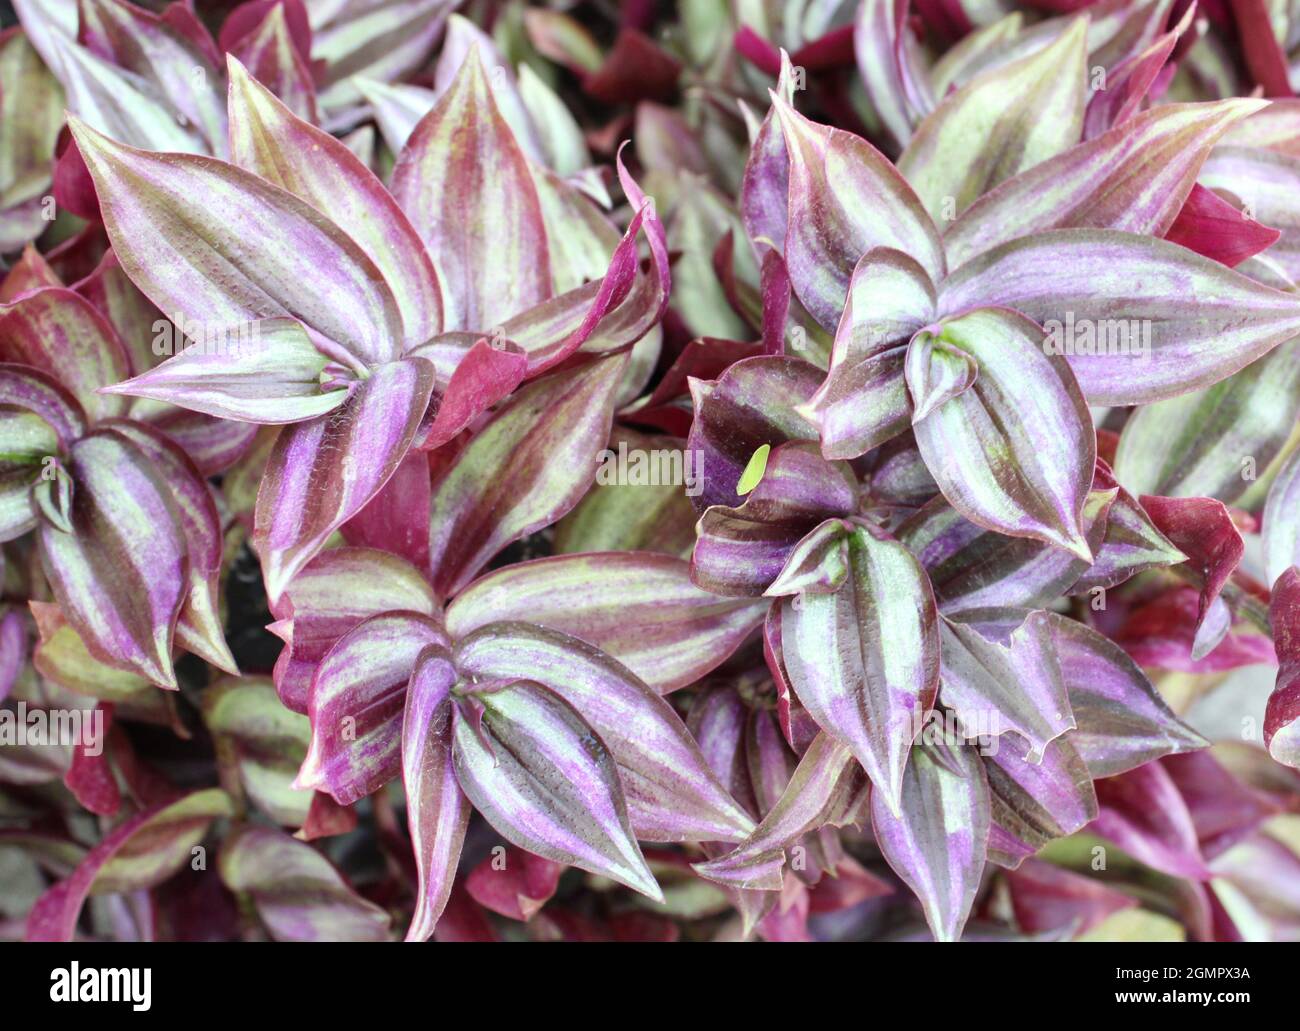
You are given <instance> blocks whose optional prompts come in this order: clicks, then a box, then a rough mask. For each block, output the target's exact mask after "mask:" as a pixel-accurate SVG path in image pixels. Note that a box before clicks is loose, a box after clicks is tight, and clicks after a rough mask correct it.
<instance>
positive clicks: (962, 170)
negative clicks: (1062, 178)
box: [898, 18, 1088, 220]
mask: <svg viewBox="0 0 1300 1031" xmlns="http://www.w3.org/2000/svg"><path fill="white" fill-rule="evenodd" d="M1087 28H1088V22H1087V19H1085V18H1078V19H1075V20H1074V21H1072V22H1071V23H1070V24H1069V26H1068V27H1067V28H1066V29H1065V31H1063V32H1062V33H1061V34H1060V35H1059V36H1058V37H1057V39H1056V40H1055V41H1053V42H1051V43H1049V44H1048V45H1047V46H1045V47H1043V48H1041V49H1040V50H1038V51H1037V52H1035V53H1033V54H1030V55H1029V56H1028V57H1024V58H1022V59H1020V60H1019V61H1015V62H1012V63H1010V64H1006V65H1003V66H1001V67H998V68H994V69H992V70H990V71H987V72H985V73H984V74H982V75H980V76H978V77H976V78H975V79H972V80H971V81H970V82H969V83H967V84H966V85H964V86H962V87H961V88H960V89H958V90H956V91H954V92H953V93H950V94H949V95H948V96H947V97H945V98H944V99H943V100H942V101H941V102H940V103H939V105H938V106H937V107H936V108H935V109H934V111H933V112H932V113H931V114H929V115H928V116H927V117H926V118H925V120H924V121H923V122H921V124H920V125H919V126H918V127H917V129H916V134H915V135H914V136H913V137H912V139H911V141H910V142H909V143H908V145H907V149H906V150H905V151H903V154H902V156H901V157H900V158H899V159H898V167H899V170H900V171H902V173H903V175H905V176H906V177H907V181H908V182H909V183H911V184H912V187H913V188H914V189H915V190H916V192H917V195H918V196H919V197H920V198H921V201H922V203H923V204H924V205H925V208H926V210H927V211H929V213H930V215H931V216H932V217H933V218H935V219H944V218H946V219H948V220H951V219H953V218H955V217H956V216H957V215H960V214H961V213H962V212H963V211H965V210H966V208H967V207H969V206H970V204H971V203H972V202H973V201H974V200H976V199H977V198H978V197H979V196H980V195H981V194H983V193H986V192H987V191H988V190H990V189H991V188H993V187H995V186H997V185H998V184H999V183H1001V182H1003V181H1004V180H1007V179H1010V178H1011V177H1012V176H1013V175H1015V174H1016V173H1017V172H1023V171H1024V170H1025V169H1027V168H1032V167H1034V166H1035V165H1037V164H1039V163H1041V162H1043V161H1046V160H1047V159H1048V158H1052V157H1055V156H1056V155H1057V154H1059V153H1061V152H1062V151H1063V150H1066V149H1067V148H1069V147H1071V146H1073V145H1074V144H1076V143H1078V142H1079V139H1080V137H1081V136H1082V132H1083V111H1084V102H1085V96H1086V85H1085V83H1086V74H1085V58H1086V54H1087V47H1086V43H1087Z"/></svg>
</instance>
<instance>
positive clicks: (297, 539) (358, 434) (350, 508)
mask: <svg viewBox="0 0 1300 1031" xmlns="http://www.w3.org/2000/svg"><path fill="white" fill-rule="evenodd" d="M433 383H434V373H433V366H432V365H430V364H429V363H428V362H426V361H425V360H424V359H423V358H404V359H402V360H400V361H397V362H392V363H390V364H388V365H381V366H379V367H378V368H376V369H374V370H373V371H372V373H371V375H370V376H369V377H368V378H367V379H365V380H363V381H362V382H361V383H360V384H359V385H358V386H357V387H356V388H355V389H354V390H353V391H352V394H351V396H350V397H349V398H348V400H347V403H346V404H344V405H343V406H342V407H340V408H338V409H337V410H335V411H333V412H331V413H329V414H328V415H323V416H319V417H318V418H316V419H313V420H312V421H311V422H305V423H299V424H297V425H295V426H292V427H290V428H288V429H285V430H283V431H281V433H280V436H279V438H278V439H277V440H276V442H275V447H274V449H273V450H272V452H271V457H270V459H269V461H268V462H267V468H266V472H265V474H264V475H263V477H262V483H261V487H260V488H259V490H258V493H257V517H256V529H255V531H254V534H253V545H254V547H255V549H256V550H257V553H258V556H259V557H260V558H261V560H262V576H263V579H264V580H265V582H266V593H267V597H268V598H269V599H270V600H271V602H272V603H274V602H275V601H276V599H278V598H279V596H280V594H281V592H283V591H284V589H285V587H286V586H287V585H288V583H289V582H290V581H291V580H292V579H293V578H294V576H295V575H297V573H298V571H299V570H301V569H302V567H303V566H305V565H306V564H307V563H308V562H310V561H311V560H312V558H313V556H315V555H316V553H317V552H319V551H320V549H321V548H322V547H323V546H324V544H325V542H326V540H328V539H329V536H330V534H332V533H333V532H334V531H335V530H337V529H338V528H339V527H340V526H342V525H343V524H344V523H345V522H347V521H348V520H349V519H351V518H352V517H353V516H354V515H356V514H357V513H358V512H360V511H361V510H362V508H363V507H364V506H365V505H366V503H367V502H368V501H369V500H370V499H371V498H372V497H374V496H375V494H376V493H377V492H378V491H379V490H380V488H382V487H383V485H384V484H385V483H386V482H387V481H388V478H389V477H390V476H392V475H393V473H394V472H395V471H396V470H397V468H398V466H399V465H400V464H401V462H402V459H403V458H404V457H405V455H406V452H407V450H408V449H409V448H410V446H411V444H412V442H413V441H414V440H415V437H416V432H417V430H418V429H419V426H420V421H421V420H422V419H423V418H424V413H425V410H426V409H427V408H428V405H429V398H430V395H431V394H432V392H433Z"/></svg>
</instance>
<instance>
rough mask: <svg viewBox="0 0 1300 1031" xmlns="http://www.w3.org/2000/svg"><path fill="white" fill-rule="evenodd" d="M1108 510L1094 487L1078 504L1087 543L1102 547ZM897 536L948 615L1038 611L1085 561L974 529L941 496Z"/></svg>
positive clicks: (1048, 547)
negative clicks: (998, 609) (992, 610)
mask: <svg viewBox="0 0 1300 1031" xmlns="http://www.w3.org/2000/svg"><path fill="white" fill-rule="evenodd" d="M873 485H874V483H873ZM1110 507H1112V506H1111V496H1110V494H1109V493H1108V492H1104V491H1092V492H1091V493H1089V495H1088V497H1087V500H1086V501H1085V502H1084V506H1083V527H1084V534H1085V537H1086V540H1087V542H1088V546H1089V547H1090V548H1096V547H1099V546H1100V545H1101V542H1102V534H1103V531H1104V528H1105V527H1106V526H1108V525H1109V523H1108V522H1107V514H1108V510H1109V508H1110ZM897 535H898V539H899V540H900V541H902V542H903V543H904V544H905V545H907V547H908V549H909V550H910V551H911V552H912V554H914V555H915V556H916V557H917V558H918V559H919V560H920V562H921V564H922V565H923V566H924V567H925V571H926V574H927V575H928V576H929V578H930V583H931V584H932V585H933V587H934V596H935V598H936V600H937V601H938V603H939V608H940V610H941V611H943V612H944V613H945V614H947V615H953V614H955V613H958V612H964V611H966V610H969V609H981V608H989V607H994V608H996V607H1002V606H1010V607H1013V608H1042V607H1043V606H1045V605H1048V604H1050V603H1051V602H1052V600H1053V599H1055V598H1057V597H1059V596H1060V595H1061V593H1062V592H1063V591H1065V590H1067V589H1068V588H1069V587H1070V585H1071V584H1073V583H1075V582H1076V581H1077V580H1078V578H1079V576H1080V575H1081V574H1082V573H1084V572H1085V571H1086V570H1087V569H1088V564H1087V563H1086V562H1084V561H1083V559H1081V558H1079V557H1078V556H1077V555H1073V554H1071V553H1070V552H1068V551H1065V550H1063V549H1062V548H1058V547H1055V546H1054V545H1050V544H1044V543H1043V542H1041V541H1036V540H1031V539H1030V538H1028V537H1008V536H1006V535H1005V534H1002V533H997V532H996V531H993V530H986V529H984V527H982V526H976V525H975V524H974V523H972V522H970V521H969V520H968V519H966V518H964V517H963V516H962V515H961V513H959V512H958V511H957V510H956V509H955V508H953V507H952V506H951V505H949V504H948V502H947V499H945V498H944V497H942V496H939V497H936V498H933V499H932V500H930V501H929V502H927V503H926V504H925V505H923V506H922V507H921V508H919V509H918V510H917V511H916V512H915V513H913V514H912V515H911V516H909V517H908V519H907V520H906V521H905V522H904V523H903V524H902V525H901V526H899V527H898V531H897Z"/></svg>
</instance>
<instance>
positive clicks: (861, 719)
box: [781, 525, 939, 808]
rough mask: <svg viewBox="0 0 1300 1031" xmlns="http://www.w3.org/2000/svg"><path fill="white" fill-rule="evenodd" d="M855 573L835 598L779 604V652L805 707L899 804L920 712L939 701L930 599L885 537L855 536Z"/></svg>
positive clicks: (888, 799)
mask: <svg viewBox="0 0 1300 1031" xmlns="http://www.w3.org/2000/svg"><path fill="white" fill-rule="evenodd" d="M848 545H849V574H848V577H847V578H846V579H845V582H844V583H843V585H842V586H841V587H840V588H839V590H838V591H836V592H835V593H834V594H803V595H800V596H799V597H798V598H796V599H794V600H792V601H787V602H784V603H783V604H782V609H781V647H782V651H783V653H784V658H785V665H786V668H787V669H788V670H789V674H790V681H791V684H792V686H793V687H794V691H795V693H796V694H797V695H798V696H799V701H800V702H802V703H803V705H804V707H805V708H806V709H807V710H808V712H809V713H810V714H811V715H812V717H813V719H815V720H816V721H817V723H818V725H819V726H820V727H821V728H822V729H823V730H824V731H826V733H828V734H830V735H832V736H833V737H834V738H836V739H837V740H839V741H841V742H843V743H844V744H845V745H847V746H848V747H849V748H850V750H851V751H852V752H853V755H854V758H856V759H857V760H858V762H860V763H861V764H862V765H863V767H864V768H865V769H866V771H867V773H868V774H869V775H870V777H871V782H872V784H873V786H874V787H875V789H876V792H877V794H878V795H879V797H880V799H881V802H882V803H883V804H886V805H888V806H890V807H893V808H896V807H897V806H898V805H899V802H900V798H901V792H902V779H903V767H904V765H905V764H906V762H907V755H908V750H909V748H910V746H911V743H912V739H913V738H914V737H915V733H916V729H917V724H918V723H919V715H920V714H921V713H923V712H926V711H928V710H929V709H930V708H931V706H932V705H933V703H934V697H935V692H936V690H937V688H938V680H939V628H938V613H937V611H936V609H935V604H934V595H933V593H932V592H931V590H930V583H929V580H927V579H926V575H925V572H924V570H923V569H922V568H921V566H920V564H919V563H918V562H917V561H916V559H915V558H913V557H912V555H911V553H910V552H909V551H908V550H907V549H906V548H904V547H903V545H901V544H899V543H898V542H897V541H895V540H893V539H892V538H890V537H889V536H887V535H886V534H885V533H884V532H883V531H881V530H877V529H875V528H874V527H871V526H867V525H860V526H858V527H857V528H856V529H855V530H854V532H853V533H852V535H851V536H850V537H849V541H848Z"/></svg>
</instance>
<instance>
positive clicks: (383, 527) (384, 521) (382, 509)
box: [340, 450, 430, 569]
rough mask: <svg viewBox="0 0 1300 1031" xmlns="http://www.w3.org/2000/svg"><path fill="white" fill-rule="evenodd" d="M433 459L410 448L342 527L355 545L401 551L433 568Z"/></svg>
mask: <svg viewBox="0 0 1300 1031" xmlns="http://www.w3.org/2000/svg"><path fill="white" fill-rule="evenodd" d="M429 495H430V485H429V459H428V456H426V455H425V454H423V453H422V452H420V451H415V450H411V451H408V452H407V454H406V457H405V458H403V459H402V461H401V464H400V465H398V467H397V468H396V469H395V470H394V471H393V475H392V476H391V477H389V479H388V482H387V483H385V484H384V485H383V486H382V487H381V488H380V489H379V491H378V493H376V494H375V496H374V497H372V498H371V499H370V500H369V501H368V502H366V506H365V507H364V508H363V509H361V511H360V512H358V513H357V514H356V515H354V516H353V517H352V518H351V519H349V520H348V521H347V522H346V523H344V524H343V526H342V527H340V530H341V532H342V534H343V539H344V540H346V541H347V542H348V543H349V544H351V545H353V546H355V547H362V548H377V549H379V550H381V551H390V552H392V553H393V554H394V555H400V556H401V557H402V558H404V559H406V560H407V561H408V562H410V563H411V565H413V566H415V567H416V568H417V569H428V568H429V517H428V516H429Z"/></svg>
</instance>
